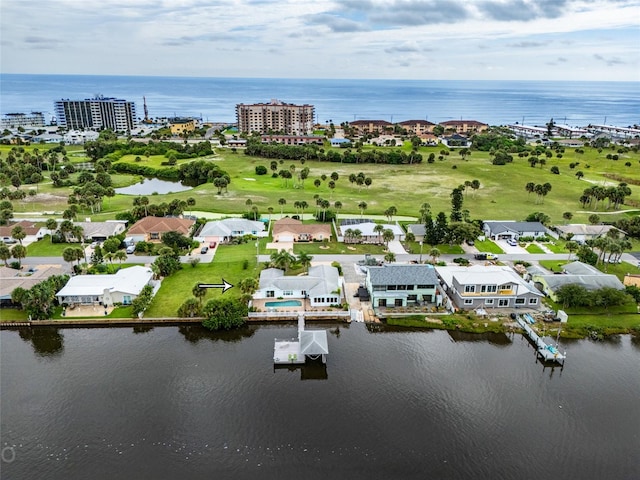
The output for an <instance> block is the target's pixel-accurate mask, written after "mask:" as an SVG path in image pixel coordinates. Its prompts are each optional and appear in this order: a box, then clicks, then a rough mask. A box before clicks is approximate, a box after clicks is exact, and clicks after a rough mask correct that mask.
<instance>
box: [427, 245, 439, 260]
mask: <svg viewBox="0 0 640 480" xmlns="http://www.w3.org/2000/svg"><path fill="white" fill-rule="evenodd" d="M429 256H430V257H431V263H436V261H437V259H438V257H439V256H440V250H438V249H437V248H432V249H431V250H429Z"/></svg>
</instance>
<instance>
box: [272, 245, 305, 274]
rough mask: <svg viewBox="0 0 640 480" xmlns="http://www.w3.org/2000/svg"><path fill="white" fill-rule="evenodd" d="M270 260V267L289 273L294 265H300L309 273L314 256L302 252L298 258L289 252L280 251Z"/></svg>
mask: <svg viewBox="0 0 640 480" xmlns="http://www.w3.org/2000/svg"><path fill="white" fill-rule="evenodd" d="M270 258H271V262H270V265H271V266H272V267H274V268H280V269H282V270H284V271H287V270H288V269H289V268H291V267H292V266H293V265H300V266H301V267H302V268H304V269H305V271H307V272H308V271H309V267H310V266H311V261H312V260H313V256H311V255H309V254H308V253H306V252H300V253H299V254H298V256H297V257H296V256H295V255H293V254H292V253H290V252H288V251H287V250H279V251H277V252H273V253H272V254H271V257H270Z"/></svg>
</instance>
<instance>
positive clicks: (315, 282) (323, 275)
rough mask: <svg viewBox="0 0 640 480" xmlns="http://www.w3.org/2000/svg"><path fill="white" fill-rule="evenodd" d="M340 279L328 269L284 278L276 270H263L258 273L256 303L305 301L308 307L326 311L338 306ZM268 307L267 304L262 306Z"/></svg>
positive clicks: (321, 267)
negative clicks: (263, 301)
mask: <svg viewBox="0 0 640 480" xmlns="http://www.w3.org/2000/svg"><path fill="white" fill-rule="evenodd" d="M340 285H341V284H340V275H339V273H338V269H337V268H336V267H332V266H331V265H315V266H312V267H310V268H309V273H308V274H307V275H302V276H298V275H296V276H287V275H285V274H284V271H283V270H280V269H279V268H266V269H264V270H262V271H261V272H260V282H259V286H258V290H257V291H256V293H254V294H253V298H254V299H256V300H259V299H260V300H267V301H269V300H271V301H274V302H275V303H278V302H277V300H283V301H286V300H300V301H301V305H302V301H304V300H308V301H309V305H310V306H311V307H328V306H330V305H339V304H340V303H341V302H342V295H341V293H340V292H341V286H340ZM266 306H267V307H269V305H268V302H267V304H266Z"/></svg>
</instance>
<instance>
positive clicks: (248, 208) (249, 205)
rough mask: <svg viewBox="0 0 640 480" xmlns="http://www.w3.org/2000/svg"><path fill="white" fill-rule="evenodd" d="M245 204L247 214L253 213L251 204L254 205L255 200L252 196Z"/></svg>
mask: <svg viewBox="0 0 640 480" xmlns="http://www.w3.org/2000/svg"><path fill="white" fill-rule="evenodd" d="M244 204H245V205H246V206H247V214H249V213H251V205H253V201H252V200H251V199H250V198H247V200H246V201H245V202H244Z"/></svg>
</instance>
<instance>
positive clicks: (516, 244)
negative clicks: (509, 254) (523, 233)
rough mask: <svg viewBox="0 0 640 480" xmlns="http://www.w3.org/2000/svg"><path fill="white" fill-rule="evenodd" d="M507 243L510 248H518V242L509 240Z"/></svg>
mask: <svg viewBox="0 0 640 480" xmlns="http://www.w3.org/2000/svg"><path fill="white" fill-rule="evenodd" d="M507 243H508V244H509V245H511V246H512V247H517V246H518V242H517V241H516V240H514V239H513V238H510V239H509V240H507Z"/></svg>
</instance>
